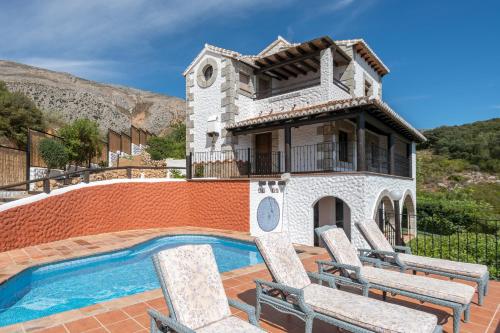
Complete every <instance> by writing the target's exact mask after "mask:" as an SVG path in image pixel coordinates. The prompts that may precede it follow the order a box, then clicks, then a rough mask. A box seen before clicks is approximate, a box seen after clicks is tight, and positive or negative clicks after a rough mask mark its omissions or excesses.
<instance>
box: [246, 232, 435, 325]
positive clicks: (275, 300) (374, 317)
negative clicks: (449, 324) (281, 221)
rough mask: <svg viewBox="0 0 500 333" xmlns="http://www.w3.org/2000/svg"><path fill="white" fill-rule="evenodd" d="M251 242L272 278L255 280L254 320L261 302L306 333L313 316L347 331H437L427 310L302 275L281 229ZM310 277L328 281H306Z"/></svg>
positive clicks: (292, 250) (327, 277)
mask: <svg viewBox="0 0 500 333" xmlns="http://www.w3.org/2000/svg"><path fill="white" fill-rule="evenodd" d="M255 243H256V244H257V247H258V249H259V251H260V253H261V254H262V257H263V258H264V261H265V263H266V265H267V267H268V269H269V271H270V272H271V275H272V277H273V279H274V282H268V281H263V280H256V281H255V282H256V284H257V318H259V316H260V312H261V306H262V305H263V304H267V305H269V306H271V307H273V308H274V309H276V310H278V311H280V312H283V313H287V314H291V315H294V316H296V317H298V318H300V319H301V320H303V321H305V324H306V325H305V332H306V333H311V332H312V328H313V321H314V319H319V320H322V321H325V322H327V323H330V324H332V325H335V326H337V327H339V328H342V329H345V330H348V331H351V332H363V333H364V332H391V333H396V332H397V333H402V332H405V333H409V332H422V333H424V332H428V333H430V332H441V330H442V328H441V326H439V325H438V324H437V317H436V316H435V315H433V314H429V313H425V312H421V311H417V310H414V309H409V308H406V307H402V306H399V305H396V304H390V303H386V302H382V301H379V300H375V299H371V298H368V297H364V296H361V295H357V294H354V293H349V292H346V291H341V290H338V289H336V287H335V285H336V281H335V278H334V277H330V276H325V275H320V274H317V273H307V272H306V270H305V269H304V266H303V265H302V262H301V261H300V259H299V257H298V255H297V253H296V252H295V250H294V248H293V246H292V243H291V242H290V240H289V239H288V236H287V235H286V234H285V233H269V234H266V235H263V236H261V237H258V238H256V240H255ZM311 278H313V279H314V280H318V281H321V282H322V283H324V282H326V283H328V285H329V286H328V287H327V286H323V285H321V284H316V283H312V282H311Z"/></svg>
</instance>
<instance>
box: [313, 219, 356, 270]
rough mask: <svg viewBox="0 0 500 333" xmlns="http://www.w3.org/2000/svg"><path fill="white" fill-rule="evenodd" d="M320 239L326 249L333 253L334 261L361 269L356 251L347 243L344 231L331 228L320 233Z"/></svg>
mask: <svg viewBox="0 0 500 333" xmlns="http://www.w3.org/2000/svg"><path fill="white" fill-rule="evenodd" d="M321 238H322V239H323V242H325V244H326V246H327V247H328V249H329V250H330V251H331V252H332V253H333V256H334V257H335V260H336V261H337V262H338V263H340V264H347V265H351V266H357V267H361V266H362V264H361V261H360V260H359V257H358V253H357V250H356V249H355V248H354V246H353V245H352V244H351V242H349V239H348V238H347V237H346V235H345V233H344V230H343V229H340V228H331V229H328V230H326V231H324V232H323V233H321Z"/></svg>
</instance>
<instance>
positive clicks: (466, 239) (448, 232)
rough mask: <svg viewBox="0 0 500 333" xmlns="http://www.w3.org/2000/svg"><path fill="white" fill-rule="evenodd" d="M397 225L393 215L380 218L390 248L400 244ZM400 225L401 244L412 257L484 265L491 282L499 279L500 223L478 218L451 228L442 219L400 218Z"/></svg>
mask: <svg viewBox="0 0 500 333" xmlns="http://www.w3.org/2000/svg"><path fill="white" fill-rule="evenodd" d="M381 218H382V219H381ZM394 221H395V219H394V214H389V213H383V214H379V218H378V222H379V227H380V228H381V230H382V231H383V232H384V235H385V236H386V238H387V240H389V242H390V243H391V245H395V244H397V242H396V234H397V233H396V228H397V226H396V225H395V224H394ZM400 221H401V222H400V223H401V226H400V228H401V240H400V243H401V244H405V245H406V246H409V247H410V248H411V250H412V253H413V254H415V255H420V256H424V257H433V258H441V259H449V260H454V261H459V262H468V263H478V264H483V265H486V266H488V269H489V272H490V277H491V278H492V279H497V280H498V279H500V271H499V265H500V262H499V259H500V258H499V248H498V245H499V244H498V243H499V241H498V238H499V233H500V219H482V218H477V219H475V220H474V221H469V223H468V224H467V225H465V226H459V225H453V226H452V227H451V226H450V225H449V224H447V223H444V221H443V217H442V216H440V215H434V216H427V215H425V216H424V215H422V216H421V217H420V218H418V216H415V215H409V214H401V219H400Z"/></svg>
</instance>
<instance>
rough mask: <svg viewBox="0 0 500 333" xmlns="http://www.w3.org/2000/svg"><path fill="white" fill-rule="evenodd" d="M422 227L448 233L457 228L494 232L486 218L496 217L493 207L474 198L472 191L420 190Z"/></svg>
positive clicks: (419, 215) (426, 229)
mask: <svg viewBox="0 0 500 333" xmlns="http://www.w3.org/2000/svg"><path fill="white" fill-rule="evenodd" d="M417 216H418V223H417V225H418V229H419V230H423V231H427V232H433V233H439V234H443V235H448V234H452V233H454V232H456V231H457V230H469V231H476V230H477V231H481V232H491V231H492V230H491V227H490V225H489V224H488V223H486V222H485V221H486V220H489V219H492V218H495V215H494V212H493V207H492V206H491V205H490V204H489V203H487V202H484V201H478V200H475V199H474V198H472V196H471V193H470V191H468V190H454V191H442V192H423V191H420V192H419V193H418V205H417Z"/></svg>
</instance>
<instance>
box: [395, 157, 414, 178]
mask: <svg viewBox="0 0 500 333" xmlns="http://www.w3.org/2000/svg"><path fill="white" fill-rule="evenodd" d="M410 167H411V164H410V158H409V157H406V156H402V155H399V154H394V172H393V174H395V175H397V176H402V177H411V168H410Z"/></svg>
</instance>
